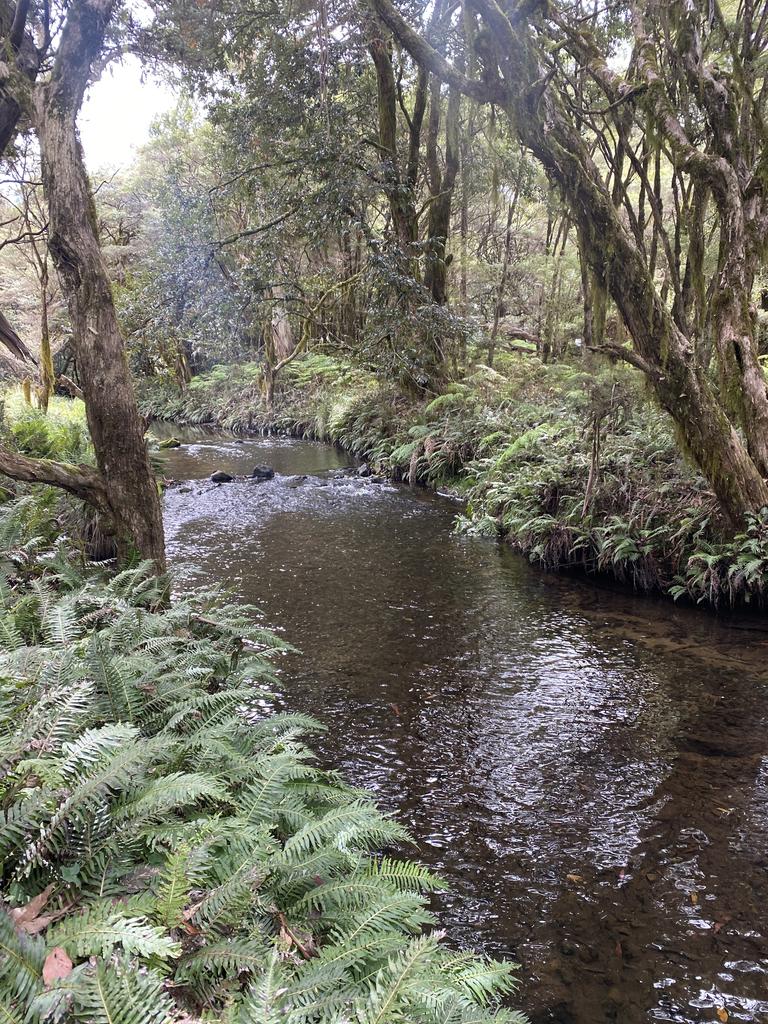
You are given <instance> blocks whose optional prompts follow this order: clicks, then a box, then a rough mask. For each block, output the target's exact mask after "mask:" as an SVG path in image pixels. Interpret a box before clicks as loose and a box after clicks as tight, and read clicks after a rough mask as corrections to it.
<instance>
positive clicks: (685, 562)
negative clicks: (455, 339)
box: [141, 354, 768, 608]
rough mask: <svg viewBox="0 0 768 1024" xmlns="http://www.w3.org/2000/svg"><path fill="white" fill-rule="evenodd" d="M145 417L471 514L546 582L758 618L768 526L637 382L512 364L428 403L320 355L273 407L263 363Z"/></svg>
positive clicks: (286, 379)
mask: <svg viewBox="0 0 768 1024" xmlns="http://www.w3.org/2000/svg"><path fill="white" fill-rule="evenodd" d="M141 405H142V410H143V412H144V414H145V415H147V416H149V417H153V418H159V419H165V420H172V421H176V422H179V423H186V424H207V425H210V426H217V427H221V428H224V429H227V430H232V431H234V432H236V433H251V432H253V433H263V432H284V433H288V434H292V435H294V436H299V437H307V438H313V439H316V440H322V441H329V442H332V443H334V444H337V445H340V446H341V447H342V448H344V449H345V450H347V451H349V452H350V453H351V454H353V455H355V456H356V457H357V458H359V459H361V460H363V461H365V462H368V463H369V464H370V465H371V466H372V467H373V469H375V470H376V471H377V472H381V473H386V474H388V475H390V476H391V477H393V478H395V479H399V480H406V481H408V482H410V483H412V484H420V485H426V486H431V487H438V488H444V487H450V488H451V489H452V490H455V491H457V492H458V493H460V494H461V495H462V496H463V498H464V499H465V501H466V514H465V515H463V516H461V517H460V518H459V521H458V528H459V529H460V530H463V531H466V532H471V533H482V534H485V535H488V536H498V537H500V538H501V539H503V540H504V541H506V542H507V543H509V544H510V545H511V546H512V547H514V548H515V549H516V550H518V551H520V552H521V553H522V554H524V555H526V556H527V557H528V558H529V559H530V560H531V562H533V563H534V564H536V565H538V566H540V567H541V568H543V569H546V570H547V571H561V570H579V571H582V572H585V573H587V574H594V575H602V576H605V577H607V578H609V579H613V580H616V581H618V582H619V583H621V584H623V585H629V586H631V587H632V588H634V589H635V590H637V591H639V592H641V593H657V594H664V595H667V596H670V597H672V598H674V599H684V600H690V601H693V602H697V603H701V604H707V605H710V606H713V607H716V608H721V607H737V606H743V605H752V606H758V607H762V606H763V604H764V600H765V596H766V593H768V517H766V516H760V517H755V518H754V519H753V520H751V521H750V522H749V523H748V525H747V528H746V529H745V530H744V531H743V532H742V533H739V534H737V535H735V536H734V535H733V533H732V531H729V529H728V527H727V524H726V523H725V522H723V520H722V519H721V517H720V516H719V514H718V510H717V505H716V502H715V500H714V497H713V495H712V494H711V492H710V491H709V490H708V489H707V487H706V484H705V482H704V480H703V479H702V478H701V477H700V476H699V475H698V474H697V473H696V472H695V471H694V470H693V469H692V468H691V467H690V465H688V464H687V463H686V461H685V460H684V459H683V458H682V457H681V456H680V454H679V451H678V447H677V445H676V444H675V441H674V437H673V435H672V432H671V429H670V426H669V423H668V421H667V419H666V417H665V416H664V415H663V414H662V413H660V412H659V411H658V410H657V409H656V408H655V407H654V406H653V404H652V403H651V402H650V401H649V399H648V397H647V395H646V394H645V392H644V390H643V386H642V382H641V380H640V375H639V374H637V373H636V372H635V371H634V370H633V369H631V368H629V367H606V368H604V369H602V370H601V371H600V372H599V373H595V372H594V371H590V372H587V370H586V369H585V368H584V367H583V366H582V365H580V364H578V365H565V364H558V365H554V366H545V365H542V364H541V363H540V362H538V361H537V360H534V359H532V358H530V357H528V356H516V355H508V356H505V357H504V358H503V359H501V360H500V361H499V364H498V366H497V368H496V369H495V370H491V369H489V368H487V367H483V366H478V367H476V368H475V369H474V371H473V372H472V373H471V374H470V375H469V376H467V377H465V378H464V379H462V380H460V381H458V382H455V383H454V384H452V385H449V387H448V389H447V390H446V392H445V393H444V394H441V395H439V396H435V397H431V398H423V397H422V398H414V397H411V398H409V397H407V396H405V395H403V393H402V392H401V391H400V390H399V389H398V388H397V387H395V386H394V385H389V384H383V383H381V381H380V380H378V379H377V378H376V377H375V376H374V375H373V374H372V373H368V372H366V371H365V370H363V369H360V368H358V367H353V366H350V365H347V364H344V363H342V362H340V361H338V360H335V359H331V358H330V357H327V356H322V355H316V354H314V355H308V356H305V357H303V358H302V359H297V360H296V361H295V362H294V363H292V364H290V365H289V366H287V367H285V369H284V371H283V375H282V378H281V381H280V383H279V387H278V388H277V390H276V393H275V400H274V404H273V407H272V408H271V409H268V408H267V407H266V406H265V403H264V400H263V397H262V390H261V386H260V369H259V367H258V366H257V365H255V364H245V365H241V366H227V367H224V366H221V367H215V368H214V369H213V370H212V371H210V372H209V373H207V374H204V375H201V376H199V377H196V378H195V379H194V380H193V381H192V383H191V384H190V385H189V387H188V388H187V389H186V391H185V392H184V393H183V394H180V393H179V391H178V389H176V388H174V387H171V386H167V385H162V384H160V383H157V382H152V383H146V382H145V383H144V385H143V386H142V398H141Z"/></svg>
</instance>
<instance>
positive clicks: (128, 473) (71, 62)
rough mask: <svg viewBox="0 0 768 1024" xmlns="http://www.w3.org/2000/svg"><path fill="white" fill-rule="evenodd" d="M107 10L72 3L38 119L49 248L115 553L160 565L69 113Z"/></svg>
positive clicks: (89, 1) (93, 1) (104, 1)
mask: <svg viewBox="0 0 768 1024" xmlns="http://www.w3.org/2000/svg"><path fill="white" fill-rule="evenodd" d="M111 13H112V3H111V2H110V0H78V2H76V3H74V4H72V5H70V8H69V11H68V15H67V22H66V25H65V28H64V30H63V32H62V37H61V42H60V44H59V49H58V53H57V57H56V62H55V64H54V69H53V72H52V75H51V80H50V82H49V83H47V84H45V85H40V86H38V88H37V93H36V96H35V122H36V129H37V134H38V139H39V142H40V154H41V161H42V170H43V184H44V188H45V192H46V197H47V200H48V207H49V215H50V228H49V231H50V235H49V238H50V241H49V245H50V251H51V255H52V257H53V261H54V265H55V266H56V269H57V271H58V274H59V277H60V279H61V283H62V288H63V290H64V293H65V295H66V298H67V304H68V308H69V315H70V319H71V322H72V336H73V346H74V350H75V354H76V358H77V368H78V373H79V376H80V382H81V384H82V388H83V392H84V394H85V404H86V410H87V417H88V427H89V429H90V434H91V439H92V441H93V446H94V450H95V453H96V462H97V465H98V468H99V471H100V474H101V476H102V478H103V483H104V489H105V494H106V504H107V512H108V514H109V516H110V518H111V520H112V522H113V524H114V527H115V532H116V536H117V539H118V549H119V552H120V555H121V557H125V556H126V555H127V554H128V552H129V551H130V549H131V548H135V549H136V551H137V552H138V553H139V554H140V555H141V556H142V557H143V558H151V559H152V560H154V562H155V564H156V566H157V569H158V571H162V570H164V568H165V545H164V538H163V520H162V512H161V507H160V497H159V494H158V489H157V484H156V482H155V478H154V474H153V473H152V469H151V466H150V463H149V456H148V454H147V447H146V443H145V441H144V431H143V425H142V422H141V418H140V416H139V411H138V406H137V404H136V396H135V394H134V391H133V385H132V382H131V378H130V373H129V370H128V362H127V359H126V354H125V346H124V342H123V338H122V335H121V333H120V328H119V326H118V322H117V316H116V313H115V307H114V302H113V298H112V290H111V287H110V282H109V276H108V273H107V269H106V266H105V264H104V260H103V257H102V253H101V247H100V244H99V238H98V229H97V226H96V212H95V208H94V204H93V197H92V194H91V191H90V186H89V183H88V177H87V174H86V171H85V166H84V163H83V156H82V151H81V149H80V145H79V142H78V139H77V132H76V127H75V118H76V116H77V112H78V110H79V108H80V105H81V103H82V98H83V93H84V91H85V87H86V84H87V82H88V76H89V73H90V65H91V62H92V60H93V59H95V57H96V56H97V55H98V53H99V52H100V49H101V46H102V43H103V39H104V32H105V29H106V25H107V23H108V21H109V18H110V15H111Z"/></svg>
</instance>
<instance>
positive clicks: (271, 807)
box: [0, 403, 523, 1024]
mask: <svg viewBox="0 0 768 1024" xmlns="http://www.w3.org/2000/svg"><path fill="white" fill-rule="evenodd" d="M11 406H12V403H11ZM4 431H5V434H6V437H5V440H6V441H7V442H15V443H17V444H18V445H19V446H20V447H24V446H26V447H27V448H29V447H31V446H32V445H37V446H38V447H39V448H41V449H42V450H44V451H45V452H46V454H47V455H49V456H51V457H56V458H58V459H61V458H62V457H63V456H64V455H66V456H69V457H73V456H77V455H78V454H80V455H83V456H84V457H87V454H88V452H87V448H81V445H82V444H83V437H84V434H83V432H82V430H81V429H80V426H79V410H78V409H77V408H76V407H70V406H66V405H65V406H62V407H60V408H59V407H58V403H54V405H53V407H52V408H51V410H50V415H49V416H48V417H43V416H42V414H40V413H38V412H36V411H34V410H30V409H28V408H26V409H25V408H19V409H16V410H15V415H11V416H9V417H7V418H6V419H5V420H4ZM68 502H69V499H68V498H65V497H62V494H61V492H59V491H55V490H53V489H52V488H47V487H40V486H35V487H34V488H30V489H28V488H26V487H24V486H23V485H20V486H19V490H18V493H17V495H16V496H15V497H14V496H11V495H10V494H9V493H7V492H6V493H5V494H4V496H3V498H2V500H1V501H0V569H1V570H2V575H3V587H2V592H0V768H1V769H2V770H1V771H0V949H2V950H3V953H4V955H3V956H2V957H0V1005H1V1006H2V1007H3V1009H4V1010H5V1011H6V1014H7V1016H8V1020H11V1021H21V1020H22V1019H23V1020H28V1019H32V1018H34V1019H35V1020H40V1021H48V1020H54V1019H55V1020H56V1021H59V1022H61V1024H74V1022H75V1021H81V1020H88V1021H90V1022H94V1024H95V1022H97V1021H99V1022H100V1021H107V1020H109V1021H115V1022H116V1021H127V1020H128V1019H130V1021H131V1024H154V1022H157V1021H161V1020H162V1021H168V1022H170V1021H181V1020H182V1019H183V1020H184V1021H186V1022H188V1024H197V1022H201V1021H202V1020H205V1021H206V1022H210V1024H225V1022H226V1024H234V1022H242V1024H245V1022H248V1021H267V1020H276V1019H278V1018H279V1019H280V1020H285V1021H287V1022H294V1024H303V1022H306V1021H307V1020H309V1019H310V1018H311V1020H312V1021H313V1022H316V1024H331V1022H333V1021H337V1020H338V1019H340V1018H342V1017H345V1018H346V1017H348V1018H350V1019H352V1018H354V1019H355V1020H359V1021H360V1022H361V1024H364V1022H369V1024H373V1022H374V1021H375V1022H377V1024H394V1021H397V1020H400V1019H403V1018H408V1019H419V1020H425V1021H427V1020H433V1019H435V1020H436V1019H437V1017H436V1016H435V1014H436V1013H437V1012H438V1010H439V1013H440V1014H441V1019H443V1017H446V1018H447V1017H450V1019H456V1020H459V1019H465V1018H467V1017H469V1016H471V1017H472V1020H473V1021H477V1022H479V1024H494V1022H496V1021H497V1020H499V1021H504V1022H505V1024H507V1022H515V1021H517V1022H520V1024H523V1018H522V1017H521V1016H520V1015H519V1014H516V1013H513V1012H510V1011H506V1010H504V1011H500V1010H499V1006H500V1001H501V999H502V997H503V996H504V995H505V994H507V993H509V992H510V991H511V990H512V988H513V987H514V985H513V979H512V969H513V965H512V964H510V963H508V962H505V963H502V962H496V961H491V960H488V959H486V958H482V957H477V956H474V955H472V954H470V953H462V952H457V951H456V949H455V948H453V949H448V948H447V944H443V943H442V942H441V939H442V937H443V933H442V932H440V931H437V930H435V926H436V924H437V920H436V917H435V915H434V914H433V913H431V912H430V910H429V899H430V893H432V892H433V891H435V890H438V889H442V888H444V886H443V883H442V882H441V881H440V879H439V878H437V877H436V876H435V875H433V874H432V873H431V872H429V871H428V870H425V869H424V868H423V867H421V866H420V865H419V864H418V863H416V862H415V861H411V860H407V859H404V858H403V857H402V856H400V851H402V850H403V849H404V848H405V847H406V846H407V845H409V843H410V840H409V836H408V833H407V832H406V831H405V829H404V828H403V827H402V826H401V825H400V824H399V823H398V822H397V821H396V820H394V818H393V817H391V816H388V815H385V814H382V813H381V812H380V811H379V810H378V809H377V807H376V805H375V803H374V801H373V799H372V797H371V796H370V794H369V793H367V792H366V791H364V790H361V789H355V788H352V787H350V786H348V785H347V784H345V782H344V781H342V779H341V777H340V775H339V774H337V773H336V772H335V771H332V770H330V771H326V770H322V769H320V768H318V767H317V766H316V763H315V757H314V755H313V753H312V751H311V749H310V748H309V747H308V746H307V745H306V742H305V737H306V736H307V735H308V734H309V733H311V732H313V731H317V730H320V729H322V726H321V725H320V724H319V723H318V722H317V721H316V720H315V719H313V718H311V717H309V716H307V715H302V714H287V713H281V712H280V710H279V709H278V708H276V707H275V696H274V690H275V689H276V688H277V682H278V672H277V669H278V665H277V661H278V659H279V658H280V657H281V656H283V655H285V654H286V653H287V652H288V651H289V650H290V649H289V648H288V647H287V645H286V644H285V643H284V642H283V641H281V640H279V639H278V638H277V636H276V635H275V634H274V633H272V632H271V631H270V630H268V629H265V628H263V627H262V626H260V625H259V624H258V616H257V614H256V611H255V609H253V608H251V607H249V606H248V605H246V604H239V603H238V604H228V603H226V602H225V600H224V599H223V598H222V597H221V595H217V594H216V593H214V592H211V591H207V590H205V589H201V588H196V589H195V592H194V593H193V594H192V595H191V596H189V597H187V598H185V599H184V600H175V601H173V602H172V603H171V604H170V605H168V604H167V601H166V598H167V580H164V579H157V578H155V577H153V576H152V574H151V565H150V563H141V564H138V565H135V566H133V567H130V568H126V569H124V570H123V571H120V572H116V571H115V570H114V568H108V567H107V568H101V569H100V568H96V567H94V566H93V565H88V564H84V562H83V559H82V558H80V557H78V556H79V553H78V551H77V548H76V546H75V545H73V543H72V538H71V536H67V535H64V531H63V526H64V522H65V519H64V518H63V517H64V516H65V514H66V510H67V508H68ZM126 1007H130V1010H129V1011H126ZM126 1012H128V1016H127V1017H126Z"/></svg>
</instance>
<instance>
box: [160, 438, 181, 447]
mask: <svg viewBox="0 0 768 1024" xmlns="http://www.w3.org/2000/svg"><path fill="white" fill-rule="evenodd" d="M157 447H158V448H160V449H165V448H181V441H180V440H179V439H178V437H166V439H165V440H164V441H158V442H157Z"/></svg>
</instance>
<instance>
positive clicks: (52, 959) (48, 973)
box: [43, 946, 72, 988]
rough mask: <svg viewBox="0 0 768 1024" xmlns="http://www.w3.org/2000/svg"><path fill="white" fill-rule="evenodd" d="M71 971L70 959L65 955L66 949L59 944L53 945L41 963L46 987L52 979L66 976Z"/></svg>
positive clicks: (49, 985) (51, 982)
mask: <svg viewBox="0 0 768 1024" xmlns="http://www.w3.org/2000/svg"><path fill="white" fill-rule="evenodd" d="M71 973H72V961H71V960H70V959H69V957H68V956H67V951H66V950H65V949H62V947H61V946H54V948H53V949H52V950H51V952H50V953H49V954H48V956H47V957H46V958H45V963H44V964H43V982H44V984H45V987H46V988H50V987H51V985H52V984H53V982H54V981H58V980H59V979H60V978H68V977H69V975H70V974H71Z"/></svg>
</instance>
